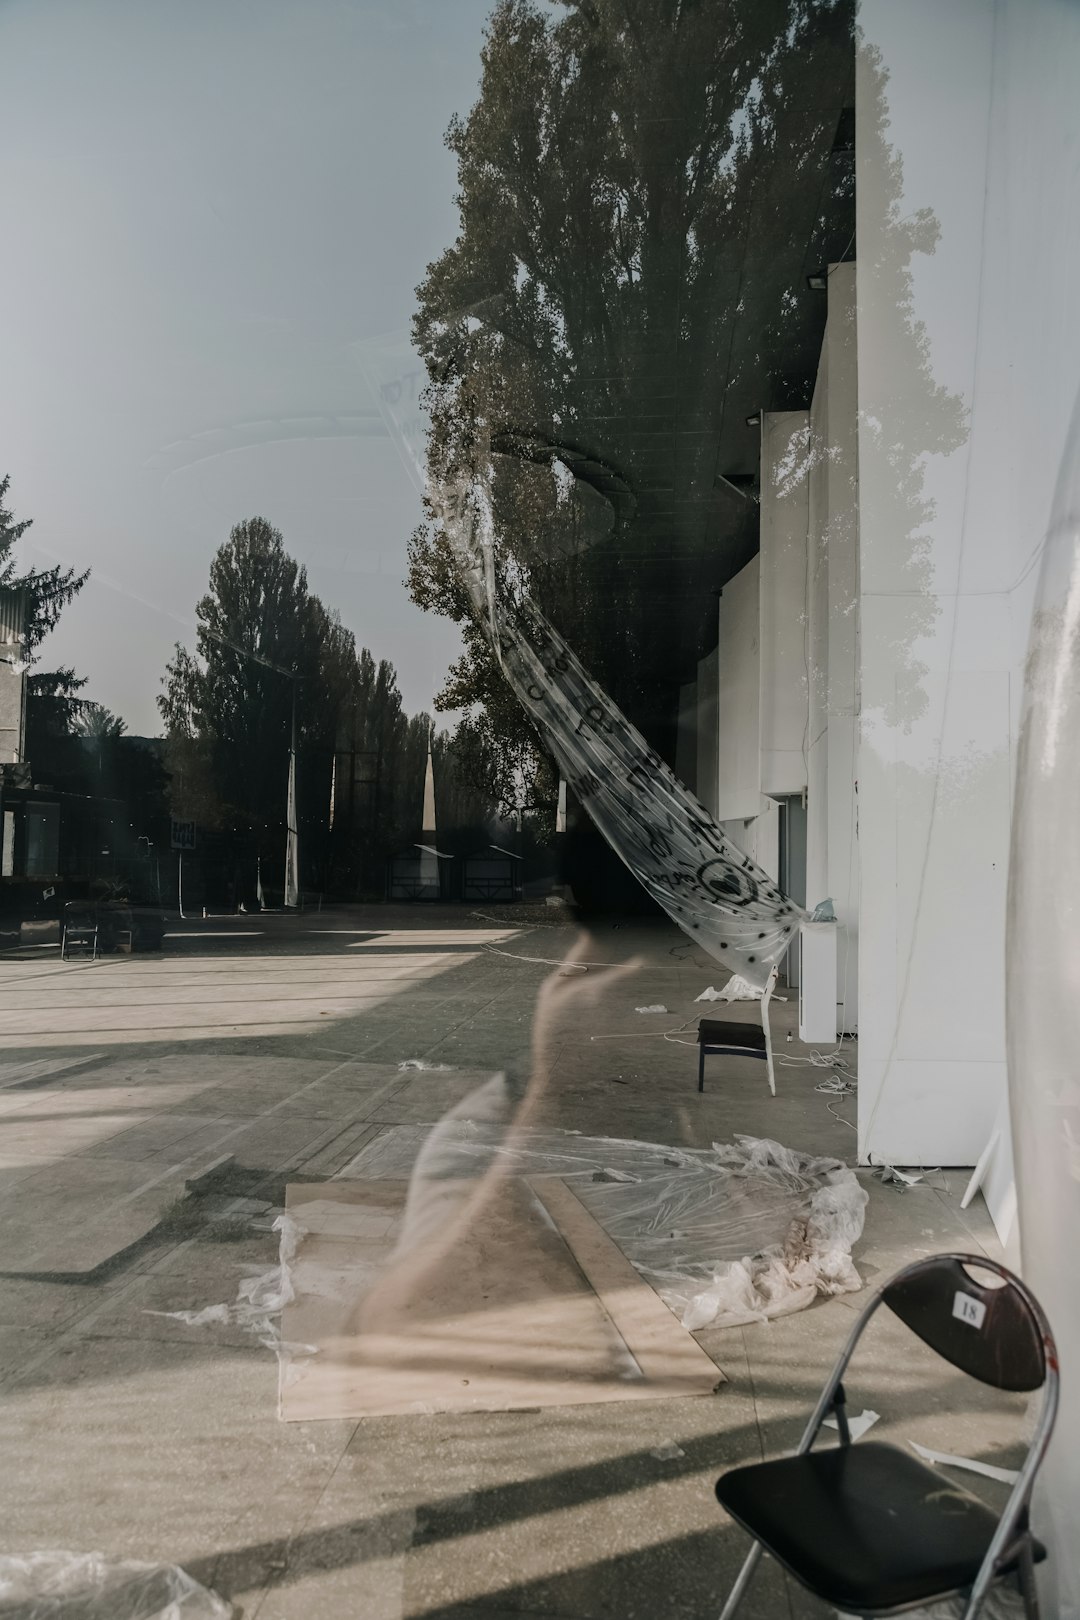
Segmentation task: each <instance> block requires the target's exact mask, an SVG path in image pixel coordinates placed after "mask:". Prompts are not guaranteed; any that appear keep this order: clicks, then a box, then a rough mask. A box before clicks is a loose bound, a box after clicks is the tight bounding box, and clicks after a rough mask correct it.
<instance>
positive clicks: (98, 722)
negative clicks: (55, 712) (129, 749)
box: [73, 703, 127, 739]
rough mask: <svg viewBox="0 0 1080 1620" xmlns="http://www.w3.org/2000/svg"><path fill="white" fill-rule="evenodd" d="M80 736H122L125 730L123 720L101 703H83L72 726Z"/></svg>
mask: <svg viewBox="0 0 1080 1620" xmlns="http://www.w3.org/2000/svg"><path fill="white" fill-rule="evenodd" d="M73 729H74V731H75V732H76V734H77V735H78V736H80V737H96V738H99V739H100V738H103V737H122V736H123V735H124V732H125V731H126V730H127V726H126V725H125V723H124V721H123V720H121V718H120V716H119V715H118V714H114V713H113V712H112V710H111V709H107V708H106V707H105V705H104V704H103V703H83V704H81V706H80V709H79V712H78V714H77V716H76V717H75V723H74V727H73Z"/></svg>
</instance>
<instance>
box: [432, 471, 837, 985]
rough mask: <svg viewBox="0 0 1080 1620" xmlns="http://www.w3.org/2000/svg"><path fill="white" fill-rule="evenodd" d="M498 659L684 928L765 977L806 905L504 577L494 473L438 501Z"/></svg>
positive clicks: (595, 815)
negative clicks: (498, 564)
mask: <svg viewBox="0 0 1080 1620" xmlns="http://www.w3.org/2000/svg"><path fill="white" fill-rule="evenodd" d="M437 510H440V513H441V521H442V527H443V530H444V532H445V534H446V536H447V539H448V540H449V542H450V544H451V546H452V547H453V550H454V553H455V556H456V559H457V562H458V566H459V568H460V571H461V576H462V579H463V580H464V582H465V583H466V585H467V587H468V590H469V594H470V596H471V598H472V602H473V605H474V607H475V610H476V613H477V615H478V617H479V619H480V621H481V622H482V624H483V625H484V628H485V630H486V632H487V635H488V639H489V641H490V643H491V646H492V648H493V650H494V652H495V655H496V657H497V658H498V660H499V664H500V666H501V668H502V670H503V673H504V674H505V676H506V679H507V681H508V682H509V684H510V686H511V688H512V690H513V692H514V694H515V696H516V697H517V699H518V701H519V702H520V703H521V704H522V705H523V706H524V708H525V709H526V710H527V711H528V713H529V715H530V716H531V717H532V719H533V720H534V721H535V722H536V724H537V726H538V727H539V729H540V731H541V734H542V735H543V737H544V739H545V741H546V742H547V744H548V746H549V747H550V748H551V751H552V753H553V754H554V756H555V759H556V762H557V763H558V766H559V769H560V772H561V774H562V776H563V777H564V779H565V780H566V782H567V783H568V785H569V786H570V788H571V789H572V791H573V792H574V793H575V794H576V795H577V797H578V799H579V800H580V801H581V803H582V804H583V805H584V807H585V809H586V810H587V811H588V814H589V816H590V817H591V819H592V821H593V822H594V824H595V825H596V827H597V828H598V829H599V831H600V832H601V833H602V834H603V836H604V838H606V840H607V842H608V843H609V844H610V845H611V847H612V849H613V850H614V851H615V853H616V854H617V855H618V856H619V857H620V858H621V859H622V860H623V861H624V862H625V863H626V865H627V866H628V867H629V868H630V870H631V871H632V872H633V873H634V876H635V877H636V878H637V879H638V881H639V882H640V883H641V884H642V886H643V887H644V888H645V889H646V890H647V891H648V893H649V894H651V895H652V897H653V899H654V900H656V901H657V903H658V904H659V905H660V906H662V907H663V909H664V910H665V911H666V912H667V914H668V916H669V917H671V919H672V920H673V921H674V922H676V923H678V925H679V927H680V928H683V929H685V931H686V932H687V933H688V934H689V935H690V936H691V938H692V939H695V940H697V941H698V942H699V943H700V944H701V945H702V946H703V947H704V948H705V949H706V950H707V951H708V952H709V953H710V955H712V956H714V957H715V958H716V960H717V961H718V962H722V963H723V964H724V965H725V966H728V967H731V968H732V969H733V970H735V971H738V972H740V973H742V974H743V975H744V976H745V977H746V978H748V979H749V980H751V982H752V983H754V984H758V985H762V984H764V983H765V981H766V979H767V978H768V975H769V972H770V970H771V968H772V967H773V966H774V965H775V964H776V963H778V962H779V961H780V959H781V957H782V956H783V955H784V952H785V951H786V950H787V948H788V946H789V945H790V944H791V941H792V938H793V937H794V935H795V933H796V932H797V930H798V928H799V925H800V923H801V922H802V921H803V920H804V917H805V913H804V912H803V911H802V910H801V909H800V908H799V907H798V906H797V905H795V904H794V902H793V901H791V900H789V899H788V898H787V897H786V895H784V894H783V893H782V891H781V890H780V888H779V886H778V885H777V884H776V882H775V881H774V880H773V879H772V878H771V877H770V876H769V874H768V873H767V872H765V871H763V870H762V868H761V867H759V866H757V865H756V864H755V863H754V862H753V861H752V860H751V859H750V857H749V856H748V855H744V854H743V852H742V850H740V849H739V848H738V846H737V845H736V844H734V843H733V842H732V841H731V839H729V838H728V837H727V836H726V835H725V834H724V833H723V832H722V830H721V829H720V827H719V826H718V825H717V823H716V822H715V821H714V820H713V818H712V817H711V816H710V815H709V813H708V811H707V810H706V809H705V808H704V806H703V805H702V804H700V803H699V801H698V800H697V799H696V798H695V796H694V795H693V794H692V793H691V792H690V791H689V790H688V789H687V788H686V787H684V786H683V784H682V783H681V782H680V781H679V780H678V778H677V777H676V776H675V773H674V772H673V771H672V770H671V768H670V766H668V765H667V764H666V763H665V762H664V760H662V759H661V757H660V755H659V754H658V753H656V751H655V750H654V749H652V748H650V747H649V745H648V743H647V742H646V741H645V738H644V737H643V736H642V735H641V733H640V732H639V731H638V730H637V729H636V728H635V727H634V726H632V725H631V723H630V721H629V720H628V719H627V718H626V716H625V715H624V714H623V713H622V712H621V710H620V709H618V708H617V707H616V705H615V704H614V703H613V702H612V701H611V699H610V698H609V697H608V696H607V695H606V693H605V692H604V691H603V690H602V689H601V688H600V687H599V686H598V685H597V684H596V682H595V681H594V680H593V679H592V678H591V676H590V675H589V674H588V673H587V671H586V670H585V669H584V667H583V665H582V664H581V662H580V660H579V659H578V658H577V656H576V654H575V653H574V652H573V651H572V650H571V649H570V647H569V646H568V645H567V643H566V642H565V641H564V640H563V638H562V636H560V635H559V633H558V631H557V630H556V629H555V628H554V626H553V625H552V624H550V623H549V622H548V620H547V619H546V618H545V617H544V615H543V614H542V613H541V612H540V610H539V608H538V607H537V606H536V604H535V603H534V602H533V601H532V600H531V599H530V598H529V596H528V594H527V593H526V592H525V591H523V590H515V591H513V592H511V591H510V590H508V589H507V588H506V587H500V585H498V584H497V583H496V569H495V561H494V538H493V537H494V524H493V519H492V513H491V498H490V489H489V485H488V482H487V481H486V480H485V479H483V478H480V479H477V480H476V481H474V482H473V484H472V485H471V487H470V488H469V489H468V490H467V491H464V490H463V491H458V492H457V493H456V495H451V496H450V497H449V498H447V496H446V494H445V492H444V496H443V498H442V500H441V502H440V503H437Z"/></svg>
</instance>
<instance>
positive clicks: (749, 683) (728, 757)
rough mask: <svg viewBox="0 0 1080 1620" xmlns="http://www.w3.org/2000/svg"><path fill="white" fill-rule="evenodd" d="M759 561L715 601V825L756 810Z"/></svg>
mask: <svg viewBox="0 0 1080 1620" xmlns="http://www.w3.org/2000/svg"><path fill="white" fill-rule="evenodd" d="M758 577H759V566H758V559H757V558H756V557H754V558H752V559H751V560H750V562H748V563H747V565H746V567H745V568H743V569H741V570H740V571H739V573H737V574H736V575H735V578H734V579H732V580H729V581H728V583H727V584H726V585H725V586H724V590H723V594H722V595H721V597H720V614H719V618H720V640H719V644H718V646H717V652H718V654H719V664H718V691H719V707H718V711H717V735H718V743H717V747H718V757H717V776H718V789H717V812H716V818H717V820H718V821H730V820H733V819H735V818H736V817H745V816H756V815H757V813H758V810H759V808H760V804H761V731H760V721H759V700H760V691H761V664H760V656H759V649H760V627H759V605H758Z"/></svg>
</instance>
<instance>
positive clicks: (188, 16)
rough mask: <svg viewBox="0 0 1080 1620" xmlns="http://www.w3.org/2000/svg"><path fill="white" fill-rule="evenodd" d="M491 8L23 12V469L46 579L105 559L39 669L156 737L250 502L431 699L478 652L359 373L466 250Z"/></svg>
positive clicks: (10, 73) (13, 224)
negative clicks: (443, 600)
mask: <svg viewBox="0 0 1080 1620" xmlns="http://www.w3.org/2000/svg"><path fill="white" fill-rule="evenodd" d="M491 4H492V0H302V3H301V0H227V3H225V0H0V61H2V62H3V64H4V94H3V97H2V98H0V218H2V222H3V237H4V244H5V247H4V253H3V255H2V256H0V474H3V473H8V474H10V476H11V488H10V491H9V496H8V504H9V505H10V506H11V507H12V508H13V509H14V512H15V515H16V517H17V518H26V517H30V518H32V519H33V520H34V522H33V528H32V530H31V531H30V533H29V534H28V535H27V536H26V538H25V540H24V541H23V543H22V548H21V552H20V555H21V558H22V560H23V562H24V564H25V565H28V566H30V565H32V566H38V567H40V566H47V565H48V564H50V563H52V562H54V561H57V560H59V561H62V562H64V563H71V564H74V565H75V566H76V567H78V568H80V569H81V568H85V567H87V566H89V567H90V568H91V569H92V571H93V572H92V576H91V579H90V582H89V584H88V585H87V586H86V588H85V589H84V591H83V593H82V595H81V596H80V597H79V598H78V600H77V601H76V602H75V603H74V604H72V606H71V607H69V608H68V609H67V610H66V611H65V613H64V616H63V619H62V621H61V624H60V626H59V628H58V629H57V631H56V632H55V633H54V635H53V636H52V637H51V638H50V640H49V641H48V642H47V643H46V644H45V647H44V648H43V649H42V654H43V658H42V662H43V667H47V668H52V667H56V666H57V665H59V664H70V665H72V666H74V668H75V670H76V672H77V673H79V674H81V675H85V676H87V677H88V685H87V687H86V689H85V691H84V694H83V695H84V696H85V697H87V698H90V699H92V700H94V701H97V702H99V703H103V704H105V705H106V706H107V707H108V708H110V709H112V710H114V711H116V712H117V713H118V714H120V715H121V716H122V717H123V719H124V720H125V721H126V722H127V726H128V729H129V731H131V732H133V733H147V734H153V733H157V732H159V731H160V718H159V716H158V713H157V709H156V707H155V703H154V699H155V697H156V695H157V693H158V692H159V691H160V679H161V675H162V672H163V669H164V666H165V662H166V659H167V658H168V657H169V656H170V653H171V649H172V646H173V644H174V643H175V642H176V641H178V640H179V641H182V642H186V643H187V644H188V645H193V644H194V628H193V627H194V608H195V603H196V602H197V601H198V599H199V597H200V596H201V595H202V594H203V593H204V591H205V589H206V584H207V574H208V570H209V565H210V560H211V558H212V556H213V554H214V552H215V551H216V550H217V548H218V546H219V545H221V543H222V542H223V541H224V540H226V539H227V537H228V533H229V530H230V528H231V527H232V525H233V524H234V523H237V522H239V521H241V520H242V519H244V518H247V517H251V516H254V515H256V514H258V515H260V516H263V517H265V518H268V519H269V520H270V521H271V522H272V523H274V524H275V525H276V526H277V527H278V528H280V529H281V530H282V532H283V534H284V537H285V543H286V546H287V548H288V550H289V551H290V552H291V553H292V554H293V555H294V556H295V557H297V558H298V559H299V560H300V561H301V562H303V563H304V564H306V566H307V569H308V575H309V579H310V582H311V585H312V588H313V589H314V590H315V591H316V592H317V593H318V594H319V595H320V596H321V597H322V599H323V601H324V602H325V604H326V605H327V607H329V608H337V609H338V610H339V611H340V613H341V617H342V619H343V621H344V623H345V624H346V625H348V626H349V628H350V629H352V630H353V631H354V632H355V634H356V637H357V641H358V643H359V644H361V645H364V646H368V647H370V649H371V651H372V652H373V654H374V655H375V656H376V657H377V658H379V657H382V658H389V659H390V660H391V661H392V662H393V663H394V664H395V666H396V668H397V670H398V674H399V679H400V684H401V688H402V692H403V695H404V698H405V705H406V708H407V709H408V710H410V711H415V710H417V709H420V708H430V705H431V699H432V696H433V694H434V691H435V690H436V689H437V687H438V685H439V684H440V681H441V679H442V676H443V674H444V672H445V669H446V667H447V665H448V663H449V662H450V661H451V659H452V658H453V657H454V656H455V655H456V652H457V650H458V648H459V645H460V644H459V640H458V635H457V631H456V629H455V628H454V626H452V625H451V624H450V623H449V622H448V621H447V620H444V619H438V618H434V617H431V616H429V615H426V614H422V613H421V612H420V611H419V610H418V609H417V608H415V607H413V605H412V604H411V603H410V602H409V600H408V597H407V594H406V591H405V589H404V586H403V584H402V580H403V578H404V574H405V568H406V556H405V549H406V544H407V541H408V537H409V535H410V534H411V532H412V530H413V528H414V527H415V525H416V523H417V522H418V521H419V516H420V510H419V496H418V494H417V491H416V488H415V485H414V482H413V481H412V479H410V477H409V475H408V473H407V471H406V469H405V467H404V466H403V465H402V461H401V458H400V457H399V455H398V454H397V452H396V450H395V449H394V446H393V442H392V440H391V439H390V438H389V437H388V435H387V433H386V430H385V427H384V425H383V422H382V418H381V415H380V412H379V409H378V401H377V398H376V395H375V393H374V392H373V388H372V386H371V385H369V383H368V381H367V380H366V379H367V377H368V376H369V375H370V374H371V369H372V368H371V366H370V365H369V366H368V367H367V368H366V369H365V367H364V365H363V364H362V363H361V358H360V357H361V356H363V355H364V354H365V353H368V354H369V355H370V353H371V352H372V349H373V348H374V352H375V353H376V355H378V352H379V347H380V345H379V343H378V341H377V340H379V339H380V338H382V337H384V336H386V335H387V334H396V337H395V338H392V339H391V346H392V349H394V346H395V345H396V351H395V352H397V353H400V344H401V339H402V334H403V332H404V331H405V330H407V328H408V325H409V321H410V319H411V316H412V312H413V306H414V290H415V287H416V285H417V283H418V282H419V281H420V280H421V278H422V276H423V274H424V269H425V266H426V265H427V263H428V262H429V261H430V260H432V259H433V258H435V257H437V256H438V255H439V253H440V252H441V251H442V250H443V249H444V248H445V247H446V246H447V245H448V244H449V243H450V242H451V241H452V240H453V238H454V236H455V234H456V224H457V221H456V213H455V210H454V206H453V195H454V190H455V173H454V164H453V159H452V157H451V155H450V154H449V153H448V152H447V151H446V149H445V146H444V144H443V136H444V134H445V130H446V126H447V124H448V123H449V121H450V118H451V116H452V115H453V114H454V113H460V114H464V113H466V112H467V111H468V110H469V108H470V106H471V105H472V103H473V102H474V100H475V98H476V94H477V90H478V84H479V72H480V48H481V44H482V31H483V25H484V21H485V19H486V17H487V15H488V14H489V12H490V9H491Z"/></svg>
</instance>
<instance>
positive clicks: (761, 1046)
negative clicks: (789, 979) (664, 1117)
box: [697, 968, 776, 1097]
mask: <svg viewBox="0 0 1080 1620" xmlns="http://www.w3.org/2000/svg"><path fill="white" fill-rule="evenodd" d="M775 985H776V969H775V968H773V970H772V972H771V973H770V974H769V977H768V981H767V983H766V985H765V990H764V993H763V995H762V997H761V1023H760V1024H750V1023H744V1022H743V1020H742V1019H741V1018H701V1019H699V1020H698V1031H697V1044H698V1067H697V1088H698V1090H699V1091H704V1090H705V1059H706V1057H713V1056H716V1057H720V1056H727V1057H748V1058H761V1060H762V1061H763V1062H764V1064H765V1066H766V1069H767V1070H768V1075H769V1090H770V1091H771V1092H772V1094H773V1096H774V1097H775V1095H776V1075H775V1074H774V1072H773V1057H772V1041H771V1040H770V1038H769V1002H770V1001H771V1000H772V993H773V989H774V987H775Z"/></svg>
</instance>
